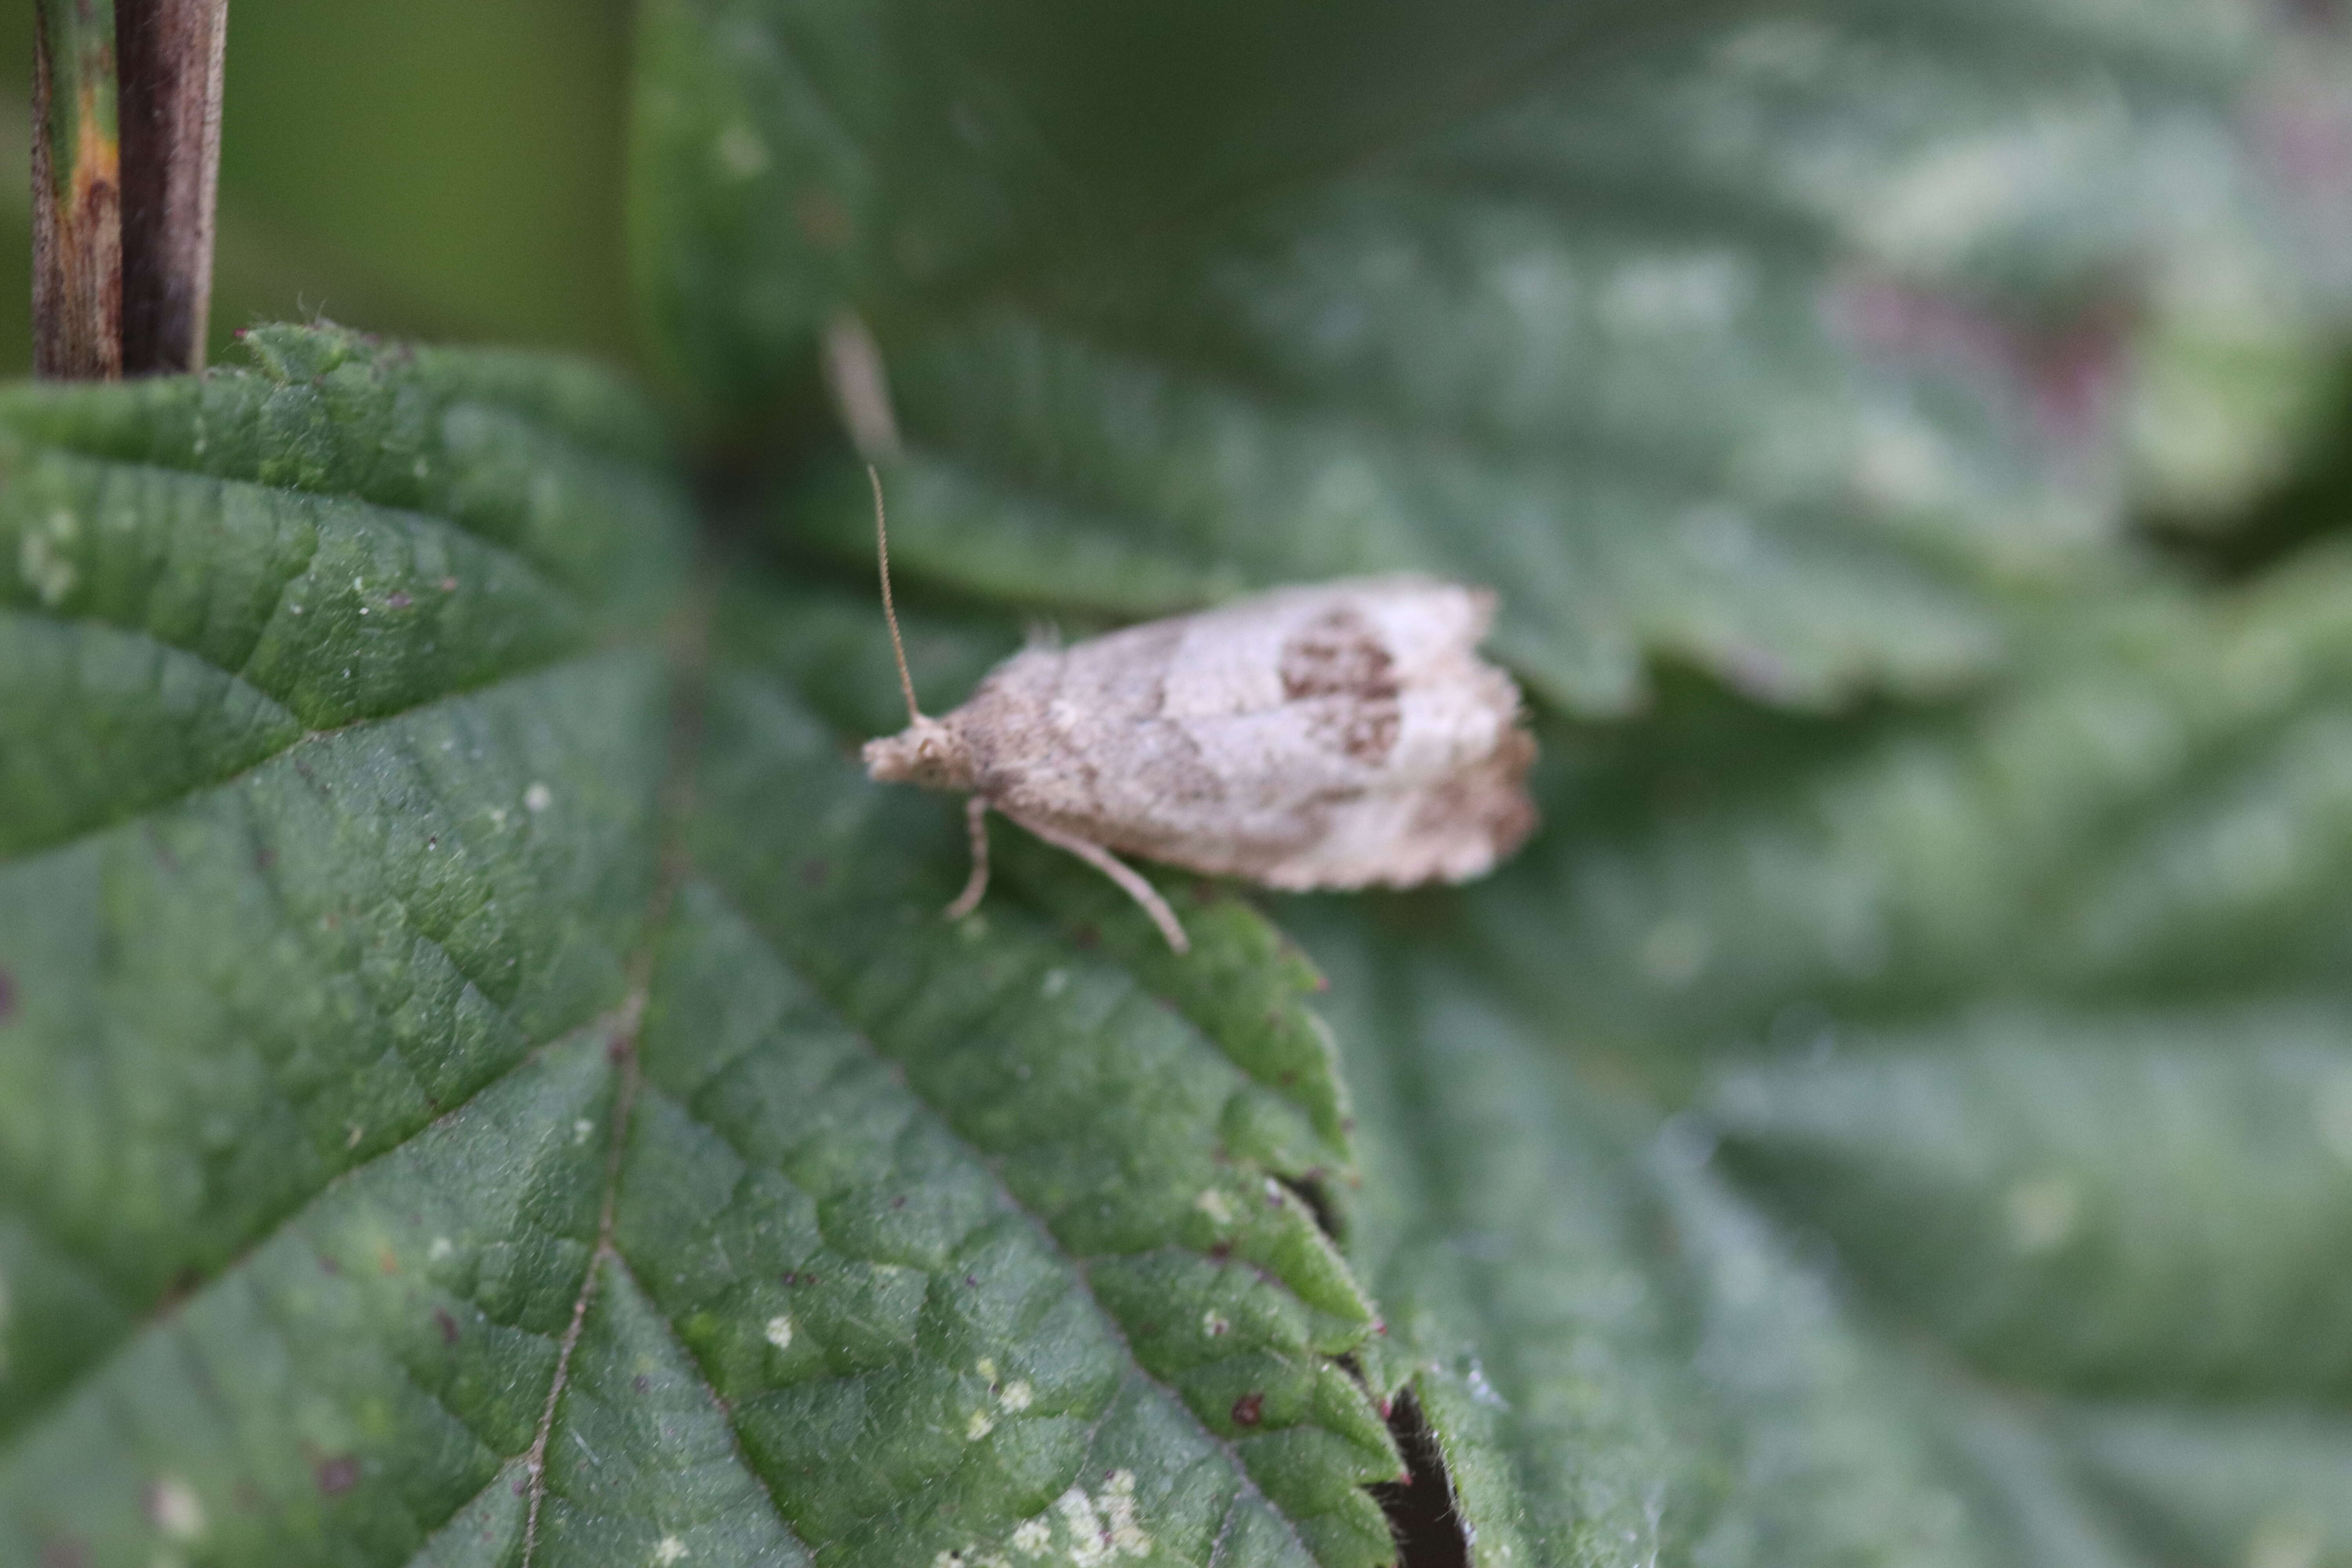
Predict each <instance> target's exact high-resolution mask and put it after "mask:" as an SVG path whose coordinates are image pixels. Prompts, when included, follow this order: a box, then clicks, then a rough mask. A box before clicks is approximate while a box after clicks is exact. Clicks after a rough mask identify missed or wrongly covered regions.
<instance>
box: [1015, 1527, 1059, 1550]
mask: <svg viewBox="0 0 2352 1568" xmlns="http://www.w3.org/2000/svg"><path fill="white" fill-rule="evenodd" d="M1053 1544H1054V1527H1053V1526H1052V1525H1050V1524H1047V1523H1046V1522H1045V1521H1044V1520H1042V1519H1030V1520H1024V1521H1022V1522H1021V1525H1020V1528H1018V1529H1017V1530H1015V1531H1013V1551H1015V1552H1020V1553H1021V1554H1022V1555H1023V1556H1024V1557H1043V1556H1044V1555H1045V1549H1046V1548H1047V1547H1049V1546H1051V1545H1053Z"/></svg>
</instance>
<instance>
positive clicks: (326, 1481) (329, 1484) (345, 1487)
mask: <svg viewBox="0 0 2352 1568" xmlns="http://www.w3.org/2000/svg"><path fill="white" fill-rule="evenodd" d="M310 1473H311V1475H312V1477H313V1478H314V1479H317V1481H318V1483H319V1489H320V1491H321V1492H324V1493H325V1494H326V1495H327V1496H329V1497H341V1495H342V1494H343V1493H345V1492H347V1491H349V1490H351V1489H352V1488H353V1487H355V1486H357V1485H359V1484H360V1462H359V1460H358V1459H357V1458H353V1457H352V1455H349V1454H331V1455H329V1456H328V1457H327V1458H323V1459H321V1460H320V1461H319V1462H318V1463H317V1464H316V1465H314V1466H312V1467H311V1470H310Z"/></svg>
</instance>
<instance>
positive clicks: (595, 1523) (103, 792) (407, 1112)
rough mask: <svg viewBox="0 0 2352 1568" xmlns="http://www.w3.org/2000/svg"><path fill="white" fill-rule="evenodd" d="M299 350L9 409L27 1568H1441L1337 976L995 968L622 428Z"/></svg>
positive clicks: (362, 347) (583, 379) (9, 1419)
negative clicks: (1391, 1414)
mask: <svg viewBox="0 0 2352 1568" xmlns="http://www.w3.org/2000/svg"><path fill="white" fill-rule="evenodd" d="M255 339H256V348H257V354H256V359H257V366H256V368H254V369H252V370H247V371H236V372H229V373H216V374H214V375H211V376H209V377H206V378H204V379H202V380H200V381H176V382H155V383H145V384H133V385H127V386H116V387H70V388H62V389H58V388H26V389H19V390H13V391H11V392H9V393H8V394H7V395H5V399H0V429H5V432H6V433H7V434H6V440H7V446H6V450H5V463H6V470H5V471H6V473H7V476H8V482H7V484H6V485H5V487H0V497H5V500H0V528H5V531H7V533H8V535H9V537H8V538H7V539H6V540H5V541H0V543H5V544H6V545H8V546H11V547H12V548H11V549H10V551H9V553H10V554H11V555H12V556H14V557H15V558H16V559H17V560H18V561H20V562H22V563H29V564H28V565H27V567H26V571H25V572H23V573H21V574H19V578H18V580H16V581H15V582H13V583H11V584H9V586H8V589H7V590H6V591H7V592H8V593H9V594H10V595H11V599H10V602H9V608H8V611H7V615H8V622H7V624H8V625H9V626H11V627H13V628H15V632H14V634H13V635H16V636H19V637H24V638H25V639H26V640H27V641H28V642H40V643H41V644H42V645H43V646H50V647H55V648H56V649H57V650H58V658H59V659H60V660H63V661H65V663H66V666H67V668H95V669H99V670H108V669H114V670H117V671H119V672H123V673H121V678H120V679H119V680H118V682H117V685H116V687H115V688H114V690H115V691H116V692H117V695H118V700H116V701H114V702H112V703H110V704H104V705H101V704H98V703H94V702H91V701H89V700H85V699H84V698H83V697H81V696H79V695H77V694H73V693H68V696H67V697H66V698H64V699H61V700H59V701H58V703H57V704H56V705H55V706H54V707H53V708H52V710H50V713H49V720H50V722H49V723H48V725H47V727H46V728H41V729H37V730H36V729H32V728H29V727H27V728H21V729H15V730H12V731H9V732H7V733H6V734H5V737H0V759H5V765H0V789H5V791H6V792H8V793H7V794H5V795H0V822H7V823H9V824H11V825H12V827H13V836H12V837H11V838H10V840H9V841H8V843H7V844H6V846H5V858H0V976H5V984H0V999H4V1000H0V1281H5V1284H4V1285H0V1291H4V1292H5V1294H0V1300H5V1303H6V1306H5V1311H0V1561H10V1562H16V1561H23V1562H26V1563H36V1562H56V1561H66V1560H70V1561H73V1562H76V1563H89V1564H92V1565H98V1564H110V1563H117V1562H123V1563H138V1564H141V1565H142V1568H143V1565H145V1564H148V1563H151V1561H152V1560H153V1559H154V1558H156V1556H157V1555H158V1554H162V1555H163V1556H164V1557H166V1558H171V1559H174V1560H176V1559H179V1558H185V1559H187V1560H189V1561H192V1562H194V1561H201V1562H204V1563H222V1564H231V1563H282V1562H288V1561H298V1560H299V1561H304V1562H334V1563H451V1564H454V1563H501V1564H510V1563H519V1562H521V1561H524V1560H529V1561H530V1562H533V1563H613V1564H621V1563H628V1564H637V1563H649V1562H651V1563H677V1562H688V1561H720V1562H727V1561H737V1562H755V1561H756V1562H785V1563H789V1562H798V1561H821V1562H824V1563H898V1562H903V1561H909V1560H919V1561H921V1562H923V1563H929V1562H931V1561H932V1560H933V1559H934V1558H935V1557H936V1556H938V1555H939V1554H940V1553H950V1554H953V1553H959V1552H960V1553H962V1554H963V1557H962V1560H964V1561H967V1562H971V1561H977V1560H980V1559H984V1558H987V1557H990V1556H991V1555H1003V1554H1005V1553H1008V1552H1015V1553H1017V1552H1028V1554H1029V1555H1030V1556H1032V1557H1034V1556H1035V1555H1036V1554H1037V1552H1043V1551H1049V1550H1050V1551H1052V1552H1059V1553H1061V1554H1063V1555H1065V1556H1066V1557H1068V1558H1069V1559H1071V1560H1073V1561H1084V1562H1095V1561H1103V1562H1108V1561H1110V1560H1113V1559H1114V1558H1116V1557H1119V1556H1122V1555H1123V1556H1125V1557H1128V1558H1135V1557H1139V1556H1141V1555H1143V1554H1144V1553H1145V1552H1147V1550H1148V1551H1149V1552H1150V1555H1152V1556H1153V1557H1154V1558H1157V1559H1164V1560H1168V1561H1177V1562H1193V1563H1207V1562H1209V1561H1210V1560H1211V1558H1212V1557H1213V1556H1214V1557H1215V1558H1216V1559H1217V1561H1219V1562H1221V1563H1297V1564H1305V1563H1310V1562H1312V1563H1323V1564H1362V1565H1364V1568H1370V1565H1371V1564H1374V1563H1383V1562H1386V1561H1388V1560H1389V1559H1390V1557H1391V1550H1390V1536H1389V1530H1388V1526H1387V1523H1386V1521H1385V1519H1384V1517H1383V1515H1382V1513H1381V1509H1380V1507H1379V1505H1378V1503H1377V1502H1376V1501H1375V1500H1374V1499H1373V1497H1372V1496H1371V1495H1370V1493H1369V1492H1368V1491H1367V1490H1365V1487H1366V1486H1367V1485H1368V1484H1370V1483H1373V1482H1386V1481H1390V1480H1391V1479H1394V1478H1395V1476H1396V1475H1397V1474H1398V1473H1399V1468H1400V1461H1399V1458H1398V1454H1397V1451H1396V1448H1395V1447H1394V1446H1393V1443H1392V1441H1391V1437H1390V1435H1389V1432H1388V1429H1387V1427H1386V1426H1385V1425H1384V1424H1383V1422H1382V1420H1381V1415H1380V1414H1379V1412H1378V1410H1377V1409H1376V1407H1375V1404H1374V1401H1373V1399H1372V1397H1371V1396H1370V1394H1369V1393H1368V1391H1367V1389H1366V1387H1365V1386H1364V1384H1362V1382H1361V1381H1360V1378H1359V1377H1358V1375H1357V1374H1356V1373H1355V1372H1354V1371H1353V1370H1352V1363H1351V1362H1350V1360H1349V1358H1350V1357H1351V1355H1352V1354H1354V1353H1355V1352H1359V1351H1360V1350H1361V1349H1362V1347H1363V1345H1364V1343H1365V1342H1366V1340H1367V1338H1368V1336H1369V1335H1370V1334H1371V1332H1372V1331H1373V1326H1374V1314H1373V1312H1372V1310H1371V1308H1370V1304H1369V1303H1368V1302H1367V1300H1365V1298H1364V1297H1363V1295H1362V1293H1361V1291H1360V1289H1359V1288H1358V1286H1357V1284H1356V1282H1355V1279H1354V1277H1353V1275H1352V1274H1351V1272H1350V1270H1349V1267H1348V1266H1347V1264H1346V1263H1345V1261H1344V1260H1343V1258H1342V1257H1341V1255H1340V1253H1339V1250H1338V1248H1337V1246H1336V1244H1335V1241H1334V1239H1333V1237H1332V1236H1331V1235H1329V1234H1328V1233H1327V1231H1326V1230H1325V1229H1324V1228H1323V1221H1324V1218H1325V1217H1326V1216H1327V1215H1336V1212H1337V1211H1336V1208H1335V1207H1334V1201H1333V1200H1330V1199H1329V1198H1328V1195H1327V1190H1328V1189H1331V1188H1336V1187H1338V1186H1341V1185H1344V1184H1345V1183H1346V1182H1348V1181H1349V1179H1351V1177H1352V1175H1353V1171H1354V1166H1353V1155H1352V1152H1351V1151H1350V1149H1349V1143H1348V1134H1347V1129H1348V1126H1349V1122H1348V1110H1347V1100H1346V1097H1345V1094H1344V1092H1343V1090H1342V1089H1340V1087H1339V1082H1338V1079H1337V1076H1336V1066H1335V1064H1334V1062H1333V1060H1332V1058H1331V1052H1330V1046H1329V1042H1328V1032H1327V1031H1325V1030H1324V1029H1323V1027H1322V1026H1321V1025H1320V1024H1319V1023H1318V1021H1316V1020H1315V1019H1314V1018H1313V1016H1311V1015H1310V1014H1309V1013H1308V1012H1307V1010H1306V1007H1305V1000H1306V998H1307V995H1309V994H1311V992H1312V990H1313V988H1314V986H1315V984H1317V982H1316V979H1315V976H1314V973H1313V972H1312V971H1311V970H1309V969H1308V968H1307V966H1306V965H1305V963H1304V962H1303V961H1302V960H1301V959H1299V958H1298V957H1297V953H1296V952H1295V950H1292V949H1289V948H1288V947H1287V945H1286V943H1285V942H1283V941H1282V940H1281V939H1280V938H1279V937H1278V936H1277V935H1276V933H1275V932H1274V931H1272V930H1271V928H1270V927H1268V926H1266V925H1265V922H1264V921H1263V920H1262V919H1261V918H1260V917H1258V916H1257V915H1255V913H1253V912H1251V911H1250V910H1247V909H1246V908H1245V907H1244V906H1242V905H1239V904H1236V903H1234V902H1233V901H1232V900H1228V899H1226V898H1224V897H1223V896H1222V895H1218V894H1215V893H1213V891H1212V892H1205V893H1200V894H1193V893H1186V892H1184V891H1183V890H1181V889H1178V890H1177V891H1178V893H1179V896H1180V900H1181V902H1182V903H1183V904H1184V906H1185V909H1186V917H1187V920H1188V921H1189V922H1190V924H1191V926H1192V932H1193V936H1194V939H1195V942H1196V944H1197V947H1196V952H1195V954H1194V961H1193V963H1191V964H1187V965H1181V966H1180V965H1176V964H1174V963H1171V961H1170V959H1169V958H1168V957H1167V956H1166V955H1165V954H1163V953H1160V952H1155V951H1154V950H1153V949H1152V948H1151V947H1150V946H1149V945H1147V942H1150V941H1156V938H1152V937H1150V928H1149V926H1148V924H1147V923H1146V922H1144V921H1143V918H1142V916H1141V915H1140V914H1139V912H1138V911H1136V910H1132V909H1131V908H1128V907H1125V906H1123V905H1118V904H1112V903H1108V902H1107V901H1106V900H1103V899H1102V897H1101V896H1100V892H1099V889H1097V888H1096V887H1095V886H1093V885H1092V884H1091V883H1090V882H1087V881H1085V880H1083V879H1079V878H1077V877H1074V876H1073V875H1072V873H1071V870H1070V868H1066V867H1064V866H1060V865H1056V864H1053V863H1051V862H1050V861H1046V860H1044V859H1043V858H1041V857H1037V856H1034V855H1032V856H1024V855H1022V854H1018V853H1012V854H1008V855H1007V856H1006V857H1005V858H1006V860H1007V866H1006V868H1005V875H1004V877H1003V886H1001V887H1000V889H999V890H998V891H997V892H996V893H995V894H994V895H992V898H991V900H990V901H989V904H988V907H987V908H986V909H985V910H983V911H982V913H981V914H979V915H976V916H973V917H971V918H970V919H968V920H966V921H962V922H961V923H960V924H957V925H954V926H950V925H949V924H947V923H946V922H944V921H940V919H939V918H938V916H937V913H936V911H937V910H938V908H939V907H940V904H941V903H943V902H944V901H945V899H946V896H947V892H948V890H950V889H951V888H952V886H953V884H954V883H955V882H956V881H957V880H958V879H960V877H961V865H960V861H961V856H962V853H963V848H962V844H961V834H960V832H959V831H958V830H957V827H956V825H955V824H954V822H953V821H952V820H951V819H952V816H953V813H952V811H951V810H950V809H949V808H947V807H946V806H945V805H943V803H940V802H936V801H932V800H927V799H923V798H919V797H917V796H915V795H912V794H911V793H910V792H886V791H882V790H879V789H877V788H875V787H874V786H872V785H870V784H867V783H866V781H865V780H864V779H863V777H862V776H861V775H860V773H859V772H858V770H857V769H856V767H855V766H854V765H852V764H851V763H848V762H847V761H846V760H845V757H844V755H843V739H844V737H843V734H842V732H841V731H839V730H837V729H836V728H835V727H834V725H833V724H832V723H831V722H829V721H827V720H826V719H825V718H824V717H822V716H821V715H822V713H823V711H824V706H823V703H824V694H825V693H827V692H828V691H830V692H832V693H833V694H834V696H835V699H836V700H837V699H838V698H839V696H840V694H841V693H843V692H845V691H850V690H856V685H855V682H845V681H843V680H842V679H840V675H841V672H840V671H839V670H838V669H835V670H834V671H833V673H832V679H831V680H830V683H828V681H826V680H824V679H814V674H813V664H812V656H816V658H817V660H818V661H819V662H821V661H822V660H821V656H822V650H823V649H824V648H825V647H828V646H839V643H840V636H839V626H840V623H839V621H838V619H837V618H836V619H834V620H832V621H828V615H829V614H831V613H832V611H833V608H834V606H835V605H837V602H829V601H828V600H827V599H826V598H825V597H824V595H810V594H807V593H805V592H796V591H789V590H785V589H782V588H781V587H777V586H764V585H761V584H758V583H756V582H754V581H753V580H751V578H749V577H747V576H746V575H745V574H743V573H741V572H740V571H737V570H730V569H726V568H723V567H720V566H718V565H717V564H715V563H706V564H698V563H696V560H695V558H694V557H693V555H692V554H691V552H690V548H689V546H688V542H687V540H686V538H685V533H684V528H683V519H684V511H685V509H684V506H683V504H682V502H681V500H680V499H679V497H678V494H677V489H676V488H675V484H674V481H673V480H672V479H670V478H669V477H668V475H667V471H666V468H665V467H664V462H663V458H662V456H661V450H662V448H661V443H660V441H659V440H658V438H657V437H656V435H655V434H654V433H653V431H652V428H651V426H649V424H648V423H647V422H646V419H645V416H643V415H642V414H641V413H639V412H638V411H636V409H635V405H633V404H632V403H631V402H630V401H629V399H628V398H627V397H626V396H625V395H624V394H622V393H620V392H619V391H618V390H617V389H615V388H614V387H613V386H612V385H611V384H610V383H608V382H606V381H604V379H603V378H602V377H601V376H598V375H595V374H593V373H590V372H588V371H586V370H584V369H582V368H579V367H576V366H568V365H562V364H556V363H550V362H543V361H533V360H524V359H518V358H513V357H509V356H502V355H495V354H487V353H454V352H434V351H425V350H411V349H409V348H406V347H404V346H396V345H395V346H383V345H377V344H374V343H372V342H368V341H366V340H363V339H361V338H359V337H357V336H355V335H353V334H350V333H346V332H343V331H340V330H338V329H331V328H319V329H270V330H268V331H266V332H261V333H257V334H255ZM722 579H723V580H724V583H725V586H724V587H723V589H722V588H721V587H719V583H720V581H721V580H722ZM60 584H62V585H60ZM866 637H867V639H868V640H869V642H871V643H872V644H874V645H877V646H878V645H879V643H880V638H879V632H878V628H877V627H876V626H874V624H873V622H872V620H871V618H870V616H869V617H868V618H867V621H866ZM125 650H127V652H126V651H125ZM872 651H873V649H872V648H870V647H869V648H867V649H865V650H862V653H871V652H872ZM110 660H111V661H113V662H112V663H109V662H108V661H110ZM137 660H143V661H144V663H143V664H140V663H137V662H135V661H137ZM858 668H863V669H865V670H866V671H867V672H868V673H870V674H871V675H873V676H874V677H875V678H876V679H877V681H878V682H880V683H881V684H879V685H878V686H869V688H868V689H866V690H861V691H858V700H861V701H865V700H870V698H871V695H872V693H873V692H874V691H875V690H879V691H881V692H884V693H887V690H888V685H887V682H888V681H889V679H890V678H889V676H888V674H887V668H888V667H887V663H885V662H876V661H874V660H873V659H871V658H866V659H864V661H863V662H862V664H860V665H859V666H858ZM142 671H144V672H147V674H146V678H145V679H141V678H140V676H141V672H142ZM158 672H160V673H158ZM46 675H47V671H45V670H40V669H34V670H31V671H30V672H29V673H28V675H27V676H26V679H27V680H28V682H30V681H31V680H32V679H34V678H36V677H44V676H46ZM804 679H805V682H806V691H804V689H803V681H804ZM204 681H209V682H210V684H209V685H205V684H203V682H204ZM809 693H814V694H815V695H814V696H812V695H810V694H809ZM265 704H268V705H274V706H269V707H265V706H263V705H265ZM9 711H12V712H13V709H11V710H9ZM253 711H261V712H265V713H270V714H272V715H276V716H280V717H279V719H278V721H277V722H276V723H275V726H274V727H265V726H261V725H258V724H248V725H247V730H248V731H249V734H247V735H245V737H244V738H243V740H242V742H241V744H238V745H232V744H230V743H229V742H228V741H225V740H223V739H221V737H222V736H223V734H224V733H227V734H229V736H230V739H232V740H235V739H237V738H238V736H237V733H236V732H234V731H225V729H224V725H223V721H222V718H221V715H223V714H227V715H228V716H230V717H232V718H236V717H239V716H241V715H244V714H246V713H248V712H253ZM83 781H86V782H87V783H88V784H89V788H88V789H87V790H82V789H79V788H75V787H68V786H71V785H75V784H77V783H78V782H83ZM1204 899H1205V901H1203V900H1204ZM1334 1223H1336V1220H1334ZM1032 1548H1034V1549H1035V1550H1034V1551H1032V1550H1030V1549H1032ZM909 1553H912V1554H913V1556H912V1557H911V1558H910V1556H909ZM1104 1553H1109V1554H1110V1555H1109V1556H1105V1555H1103V1554H1104Z"/></svg>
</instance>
